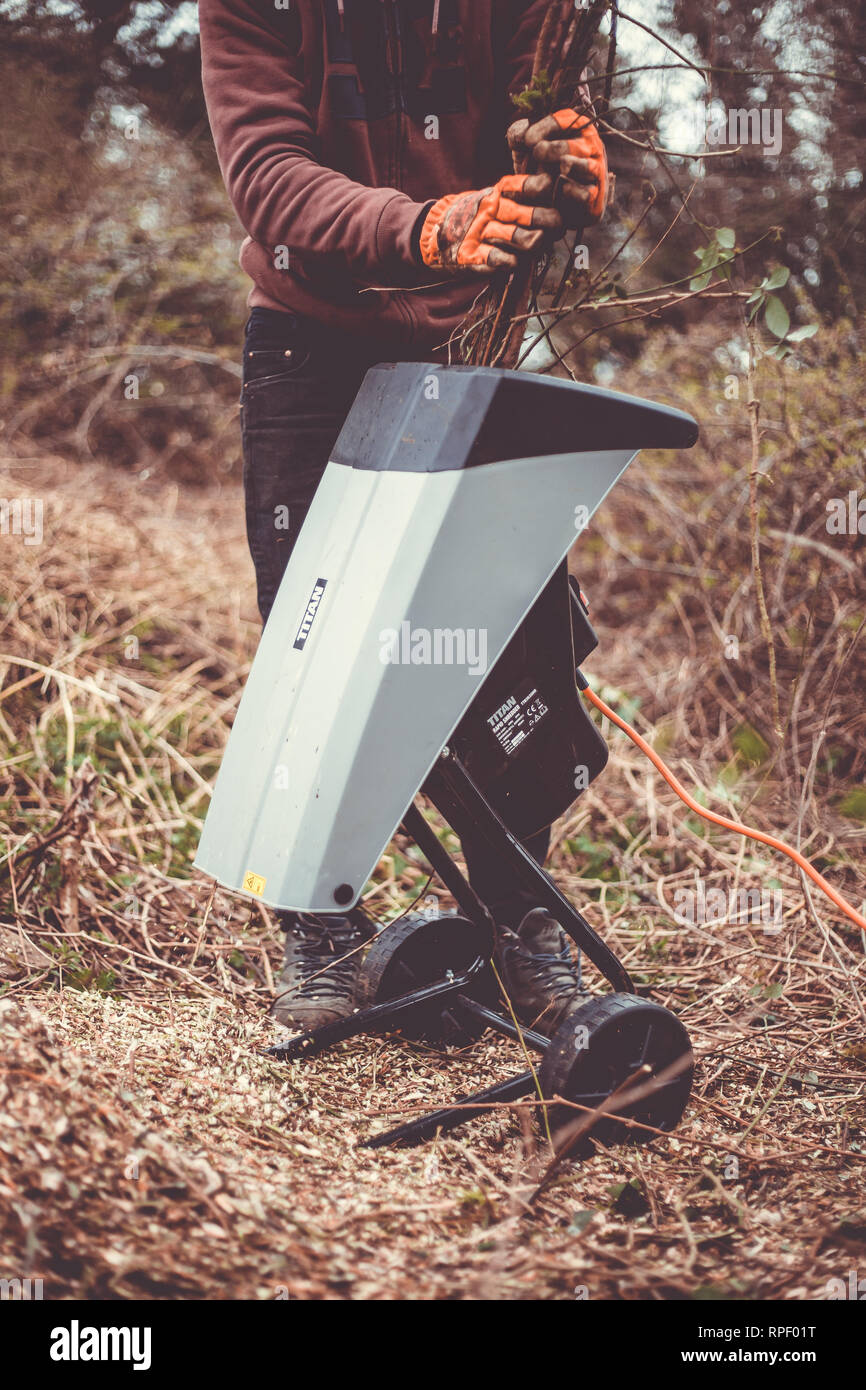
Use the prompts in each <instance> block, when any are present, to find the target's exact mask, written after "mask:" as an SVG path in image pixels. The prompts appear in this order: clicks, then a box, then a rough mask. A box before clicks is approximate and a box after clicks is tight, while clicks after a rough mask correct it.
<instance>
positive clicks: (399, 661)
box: [195, 363, 696, 913]
mask: <svg viewBox="0 0 866 1390" xmlns="http://www.w3.org/2000/svg"><path fill="white" fill-rule="evenodd" d="M695 434H696V427H695V426H694V422H693V421H692V420H691V419H690V417H688V416H686V415H683V414H681V412H679V411H674V410H671V409H668V408H667V407H662V406H656V405H654V404H652V403H649V402H645V401H640V400H637V399H635V398H632V397H628V396H622V395H618V394H616V393H613V392H607V391H602V390H600V389H599V388H594V387H585V386H577V385H572V384H571V383H566V382H562V381H557V380H551V379H549V378H534V377H531V376H530V375H529V374H527V373H518V372H507V371H497V370H495V369H489V368H440V367H436V366H432V365H429V364H424V363H421V364H400V365H398V366H387V365H386V366H380V367H375V368H373V369H372V370H371V371H370V372H368V373H367V376H366V377H365V380H364V383H363V384H362V387H361V390H360V391H359V393H358V396H357V397H356V400H355V403H354V405H353V407H352V410H351V412H350V414H349V417H348V418H347V420H346V424H345V426H344V428H343V431H342V433H341V435H340V438H339V440H338V441H337V444H336V446H335V449H334V453H333V457H332V459H331V461H330V462H329V463H328V465H327V467H326V469H325V472H324V475H323V477H322V481H321V483H320V485H319V488H318V490H317V492H316V495H315V498H314V500H313V503H312V506H311V507H310V510H309V512H308V514H307V517H306V520H305V521H304V524H303V527H302V528H301V532H300V535H299V538H298V541H297V543H296V545H295V548H294V551H293V553H292V556H291V560H290V562H289V565H288V567H287V569H286V572H285V575H284V577H283V580H282V583H281V585H280V588H279V592H278V594H277V597H276V600H275V603H274V606H273V609H272V611H271V614H270V617H269V619H268V622H267V624H266V626H265V630H264V633H263V635H262V639H261V641H260V643H259V647H258V650H257V652H256V656H255V660H254V662H253V666H252V670H251V672H250V675H249V678H248V680H247V684H246V687H245V689H244V692H243V696H242V698H241V701H240V705H239V708H238V711H237V715H236V717H235V721H234V725H233V728H232V731H231V735H230V738H229V741H228V746H227V749H226V752H225V756H224V758H223V762H222V766H221V768H220V772H219V776H218V778H217V782H216V786H215V789H214V793H213V797H212V800H211V804H210V808H209V811H208V814H207V817H206V821H205V826H204V830H203V833H202V837H201V842H200V845H199V849H198V854H197V857H196V860H195V863H196V866H197V867H198V868H200V869H202V870H204V871H205V872H206V873H207V874H209V875H212V876H213V877H214V878H216V879H217V880H218V881H219V882H220V883H221V884H222V885H224V886H225V887H227V888H229V889H233V890H235V891H237V892H240V893H244V894H247V895H248V896H250V897H252V898H255V899H258V900H260V901H262V902H264V903H266V904H268V905H270V906H271V907H274V908H283V909H295V910H297V911H305V912H316V913H322V912H325V913H327V912H339V911H346V910H347V909H349V908H351V907H352V906H354V905H355V904H356V903H357V902H358V900H359V898H360V896H361V894H362V892H363V891H364V888H365V886H366V885H367V882H368V880H369V878H370V875H371V874H372V873H373V871H374V869H375V867H376V865H377V863H378V861H379V859H380V857H381V855H382V853H383V850H384V849H385V847H386V846H387V844H388V842H389V840H390V838H391V836H392V835H393V833H394V831H395V829H396V828H397V826H398V825H399V823H400V821H401V819H402V817H403V815H404V813H405V811H406V809H407V807H408V806H409V804H410V803H411V801H412V800H413V798H414V796H415V794H416V793H417V791H418V789H419V788H420V787H421V786H422V784H423V782H424V779H425V777H426V775H427V773H428V772H429V770H430V768H431V767H432V765H433V764H434V762H435V760H436V759H437V758H438V757H439V755H440V754H441V752H442V750H443V747H444V746H445V745H446V744H447V740H448V737H449V735H450V733H451V732H452V730H453V729H454V728H455V726H456V725H457V723H458V722H459V720H460V718H461V716H462V715H463V713H464V712H465V710H466V709H467V707H468V706H469V704H470V703H471V701H472V700H473V699H474V698H475V696H476V695H477V693H478V691H479V689H480V688H481V685H482V684H483V681H484V679H485V676H486V674H487V673H488V672H489V670H490V669H491V668H492V666H493V665H494V664H495V662H496V660H497V658H498V656H499V655H500V653H501V652H502V651H503V649H504V648H505V646H506V644H507V643H508V641H509V638H510V637H511V636H512V634H513V633H514V632H515V630H516V628H517V627H518V625H519V624H520V622H521V621H522V619H523V618H524V616H525V615H526V613H527V611H528V610H529V608H530V607H531V605H532V604H533V602H534V600H535V599H536V597H537V595H538V594H539V593H540V592H541V590H542V589H543V588H544V586H545V584H546V583H547V582H548V580H549V579H550V577H551V575H552V574H553V572H554V570H555V569H556V567H557V566H558V565H559V564H560V563H561V562H562V560H563V557H564V556H565V555H566V554H567V552H568V551H569V549H570V548H571V546H572V545H573V544H574V542H575V540H576V538H577V536H578V535H579V533H580V531H581V530H582V529H583V528H584V527H585V526H586V525H587V524H588V522H589V520H590V518H591V517H592V516H593V514H594V513H595V511H596V510H597V508H598V507H599V505H600V504H601V503H602V502H603V500H604V498H605V497H606V496H607V494H608V492H609V491H610V489H611V488H612V487H613V485H614V483H615V482H616V481H617V479H618V478H619V477H620V476H621V474H622V473H623V471H624V470H625V469H626V468H627V467H628V465H629V463H630V462H631V460H632V459H633V458H634V456H635V454H636V453H637V452H638V450H639V449H640V448H641V447H645V446H654V445H656V446H659V447H667V446H668V445H670V446H676V445H679V444H688V443H691V442H693V439H694V435H695ZM536 443H537V446H538V449H543V450H544V451H545V452H539V451H537V450H536Z"/></svg>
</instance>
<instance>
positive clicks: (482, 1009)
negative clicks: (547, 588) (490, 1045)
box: [268, 749, 632, 1149]
mask: <svg viewBox="0 0 866 1390" xmlns="http://www.w3.org/2000/svg"><path fill="white" fill-rule="evenodd" d="M424 792H425V795H427V796H429V798H430V800H431V801H432V802H433V803H434V805H435V806H436V807H437V809H438V810H439V811H440V812H441V813H442V814H443V815H444V816H445V817H446V819H447V820H448V821H449V822H451V823H452V824H453V823H454V822H456V826H455V828H459V825H460V823H461V821H462V822H463V823H464V824H465V823H466V820H467V818H471V822H472V825H473V827H474V828H475V829H476V830H478V831H480V832H481V833H482V834H483V836H484V838H485V839H486V840H487V843H488V845H489V846H490V848H491V849H492V850H493V851H494V852H495V853H497V854H499V855H500V856H501V857H502V860H503V863H504V864H505V865H507V867H508V869H509V871H511V872H512V873H513V874H515V875H516V876H517V877H518V878H519V880H520V882H521V883H522V884H523V885H525V887H526V888H527V889H529V890H530V891H531V893H532V896H533V898H534V900H535V901H536V902H537V903H538V904H539V906H542V907H546V908H547V909H548V910H549V911H550V912H551V913H552V914H553V915H554V916H555V917H556V920H557V921H558V922H559V923H560V924H561V925H562V926H563V927H564V929H565V930H566V931H567V932H568V934H569V936H570V937H571V938H572V940H573V941H574V942H575V944H576V945H577V946H578V947H579V948H580V949H581V950H582V951H585V952H586V954H587V955H588V956H589V959H590V960H591V961H592V962H593V963H594V964H595V965H596V966H597V967H598V969H599V970H600V971H601V973H602V974H603V975H604V977H605V979H607V980H608V981H609V983H610V984H611V985H613V987H614V989H615V990H617V991H624V992H628V991H630V990H631V989H632V982H631V979H630V978H629V975H628V972H627V970H626V969H625V967H624V966H623V965H622V964H621V962H620V961H619V960H618V959H617V957H616V956H615V955H614V953H613V951H611V950H610V948H609V947H608V946H606V945H605V943H604V942H603V941H602V939H601V937H600V936H598V934H597V933H596V932H595V931H594V930H593V928H592V927H591V926H590V924H589V923H588V922H587V921H586V919H585V918H584V917H583V916H582V915H581V914H580V913H579V912H578V911H577V910H576V908H574V907H573V906H572V904H571V903H570V902H569V901H568V899H567V898H565V897H563V895H562V893H560V892H559V889H558V888H557V887H556V885H555V884H554V883H553V881H552V879H551V878H550V877H549V875H548V874H546V873H545V871H544V869H542V868H541V866H540V865H539V864H537V863H536V861H535V860H534V859H533V858H532V855H531V854H529V853H528V852H527V850H525V849H524V847H523V845H522V844H521V843H520V841H519V840H518V839H517V838H516V837H515V836H514V835H512V834H511V832H510V831H509V830H508V828H507V827H506V825H505V824H504V823H503V821H502V820H501V819H500V817H499V816H498V815H497V813H496V811H495V810H494V809H493V807H492V806H491V805H490V804H489V802H488V801H487V799H486V798H485V796H484V794H483V793H482V792H481V790H480V788H479V787H478V786H477V785H476V783H475V782H474V781H473V779H472V777H471V776H470V774H469V773H468V771H467V770H466V767H465V766H464V764H463V763H462V762H461V761H460V759H459V758H457V757H456V756H454V755H453V754H452V753H451V752H449V750H448V749H445V750H444V752H443V753H442V755H441V757H440V758H439V761H438V762H437V764H436V767H435V768H434V769H433V771H432V772H431V774H430V776H429V777H428V779H427V781H426V783H425V784H424ZM403 829H404V830H405V831H406V833H407V834H408V835H411V837H412V839H413V840H414V841H415V843H416V844H417V846H418V848H419V849H420V850H421V851H422V852H423V854H424V856H425V858H426V859H427V861H428V863H429V864H430V867H431V868H432V869H433V870H434V871H435V872H436V873H437V874H438V876H439V877H440V879H441V880H442V882H443V883H444V884H445V886H446V888H448V890H449V892H450V893H451V894H452V896H453V897H454V899H455V901H456V902H457V904H458V905H459V907H460V909H461V911H462V913H463V914H464V917H466V918H468V919H469V921H471V922H472V923H474V924H475V925H476V926H477V927H478V928H479V931H480V932H481V933H482V941H483V945H484V953H483V954H480V955H478V956H477V957H476V958H475V960H474V961H473V962H472V963H471V965H469V967H468V968H467V969H465V970H464V971H463V972H462V973H461V974H459V975H454V974H453V972H452V971H450V970H449V969H448V968H447V962H445V961H443V978H442V979H441V980H438V981H435V982H433V983H431V984H427V985H425V986H423V987H422V988H420V989H415V990H411V991H409V992H407V993H406V994H402V995H400V996H398V997H397V998H394V999H388V1000H385V1001H383V1002H382V1003H376V1004H373V1005H371V1006H370V1007H369V1008H365V1009H357V1010H356V1011H355V1012H354V1013H353V1014H350V1015H349V1017H348V1018H343V1019H339V1020H338V1021H337V1022H335V1023H328V1024H325V1025H324V1026H323V1027H321V1028H314V1029H311V1030H310V1031H309V1032H307V1033H302V1034H300V1036H298V1037H296V1038H291V1039H290V1040H289V1041H288V1042H285V1043H280V1044H278V1045H277V1046H276V1047H270V1048H268V1055H269V1056H271V1057H277V1058H279V1059H280V1060H282V1061H290V1060H294V1059H298V1058H302V1057H312V1056H315V1054H316V1053H317V1052H321V1051H322V1049H323V1048H325V1047H330V1046H331V1044H332V1043H335V1042H341V1041H343V1040H344V1039H346V1038H351V1037H355V1036H357V1035H358V1034H360V1033H373V1032H380V1031H388V1030H389V1029H399V1027H400V1026H401V1023H403V1022H405V1021H406V1020H407V1019H408V1018H409V1017H410V1016H411V1015H412V1014H413V1013H414V1012H415V1011H416V1010H418V1009H420V1008H422V1007H424V1006H429V1005H430V1004H431V1003H440V1004H441V1005H442V1006H443V1011H444V1010H445V1009H446V1008H447V1011H448V1013H450V1014H451V1015H452V1016H453V1017H456V1018H457V1019H460V1018H463V1019H465V1020H467V1021H469V1020H471V1021H474V1022H475V1023H479V1022H480V1023H483V1024H485V1025H486V1026H487V1027H489V1028H494V1029H496V1031H497V1032H499V1033H502V1034H504V1035H505V1036H506V1037H509V1038H516V1039H518V1040H520V1041H521V1042H522V1044H523V1045H524V1046H526V1047H531V1048H533V1049H534V1050H535V1051H537V1052H540V1053H544V1052H545V1051H546V1049H547V1047H548V1043H549V1040H548V1039H547V1038H546V1037H545V1036H544V1034H542V1033H538V1032H536V1031H534V1030H533V1029H531V1028H520V1027H519V1026H518V1025H516V1024H515V1023H514V1021H513V1020H512V1019H511V1018H508V1017H506V1016H505V1015H504V1014H500V1013H497V1012H496V1011H495V1010H494V1009H489V1008H487V1007H486V1006H485V1005H484V1004H482V1003H480V1002H479V1001H478V1000H477V999H473V998H471V997H470V995H469V994H468V993H467V992H466V991H467V990H469V989H470V988H471V986H472V985H473V983H474V981H475V980H476V979H477V978H478V977H479V976H480V975H481V973H482V971H483V970H484V969H485V967H486V966H487V964H488V962H489V961H490V959H491V958H492V955H493V943H494V922H493V918H492V916H491V914H490V911H489V909H488V908H487V906H486V905H485V904H484V902H482V900H481V898H480V897H479V896H478V894H477V893H476V892H475V890H474V889H473V888H472V886H471V884H470V883H469V882H468V881H467V880H466V878H464V876H463V874H462V873H461V872H460V870H459V869H458V867H457V865H456V864H455V863H454V861H453V860H452V859H451V857H450V856H449V854H448V852H447V851H446V850H445V848H444V846H443V845H442V844H441V843H440V841H439V840H438V838H437V836H436V834H435V832H434V831H433V829H432V827H431V826H430V825H429V824H428V823H427V821H426V820H425V818H424V816H423V814H422V813H421V811H420V809H419V808H418V806H416V805H415V804H414V803H413V804H412V805H411V806H410V807H409V809H408V810H407V812H406V814H405V816H404V817H403ZM386 930H387V928H386ZM535 1086H536V1078H535V1073H534V1072H533V1071H526V1072H521V1073H520V1075H519V1076H514V1077H510V1078H509V1079H508V1080H507V1081H500V1082H498V1083H497V1084H496V1085H495V1086H489V1087H487V1089H486V1090H483V1091H478V1092H476V1093H475V1094H473V1095H468V1096H464V1097H462V1098H461V1099H460V1100H459V1101H458V1102H457V1103H456V1104H455V1105H453V1106H449V1107H446V1108H444V1109H441V1110H435V1111H433V1112H431V1113H430V1114H429V1115H422V1116H420V1117H419V1118H418V1119H417V1120H411V1121H410V1122H409V1123H408V1124H404V1125H399V1126H397V1127H396V1128H394V1129H390V1130H388V1131H387V1132H386V1133H384V1134H377V1135H374V1136H373V1138H372V1139H368V1140H366V1141H365V1143H364V1145H363V1147H365V1148H372V1149H378V1148H383V1147H385V1146H386V1145H390V1144H417V1143H421V1142H422V1141H423V1140H425V1139H429V1138H431V1137H432V1136H433V1135H434V1134H435V1133H436V1131H437V1130H448V1129H453V1128H454V1127H455V1126H456V1125H459V1124H462V1123H463V1122H464V1121H465V1120H470V1119H472V1118H473V1117H474V1116H476V1115H479V1114H481V1113H483V1110H484V1107H485V1106H486V1105H488V1104H490V1103H491V1102H497V1101H498V1102H503V1101H509V1100H516V1099H518V1098H519V1097H521V1096H525V1095H529V1094H530V1093H531V1092H532V1091H533V1090H534V1089H535Z"/></svg>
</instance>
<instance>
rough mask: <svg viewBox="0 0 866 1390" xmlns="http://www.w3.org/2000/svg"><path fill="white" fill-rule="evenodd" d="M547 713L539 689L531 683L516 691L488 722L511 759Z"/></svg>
mask: <svg viewBox="0 0 866 1390" xmlns="http://www.w3.org/2000/svg"><path fill="white" fill-rule="evenodd" d="M547 713H548V706H547V705H546V704H545V703H544V700H543V698H542V696H541V695H539V693H538V689H537V687H536V686H534V685H532V684H531V683H530V682H529V681H527V682H526V684H525V685H523V686H522V687H520V689H518V690H516V691H515V692H514V694H513V695H509V697H508V699H507V700H506V701H505V702H504V703H503V704H501V705H500V706H499V708H498V709H497V710H495V711H494V712H493V714H491V715H490V716H489V718H488V720H487V723H488V724H489V726H490V729H491V732H492V733H493V736H494V738H495V739H496V740H497V742H498V743H499V745H500V747H501V748H502V749H503V751H504V752H505V753H506V754H507V755H508V757H509V758H510V757H513V755H514V754H515V753H516V752H517V751H518V749H519V748H521V747H522V746H523V744H524V743H525V742H526V740H527V738H528V737H529V735H530V734H531V733H532V730H533V729H534V728H535V726H536V724H538V723H539V722H540V721H541V720H542V719H543V718H544V716H545V715H546V714H547Z"/></svg>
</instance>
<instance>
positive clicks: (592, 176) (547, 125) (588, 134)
mask: <svg viewBox="0 0 866 1390" xmlns="http://www.w3.org/2000/svg"><path fill="white" fill-rule="evenodd" d="M551 136H554V137H556V138H553V139H551V138H550V137H551ZM508 143H509V145H510V146H511V150H512V152H513V154H514V155H515V156H516V157H520V156H523V157H524V158H528V157H529V156H530V155H532V156H534V158H535V161H536V163H537V164H539V165H541V166H542V167H543V168H544V169H546V170H547V172H548V173H554V174H558V175H559V178H558V179H557V182H556V187H555V190H554V197H553V202H554V206H555V207H556V208H557V209H558V211H559V212H560V213H561V214H562V218H563V221H564V223H565V225H566V226H567V227H582V226H586V224H587V223H589V222H599V221H600V220H601V218H602V216H603V214H604V209H605V206H606V204H607V196H608V184H609V181H610V176H609V174H608V169H607V155H606V154H605V150H604V144H603V142H602V138H601V136H600V135H599V133H598V130H597V129H596V127H595V126H594V125H593V124H592V121H591V120H590V118H589V117H588V116H581V115H580V114H579V113H578V112H577V111H572V110H571V108H567V109H565V110H563V111H554V113H553V115H552V116H545V117H544V118H543V119H542V120H540V121H536V122H535V125H530V124H529V121H528V120H527V119H526V118H525V117H524V118H523V119H522V120H519V121H515V122H514V124H513V125H511V126H510V127H509V129H508Z"/></svg>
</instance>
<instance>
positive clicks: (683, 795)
mask: <svg viewBox="0 0 866 1390" xmlns="http://www.w3.org/2000/svg"><path fill="white" fill-rule="evenodd" d="M581 694H582V695H585V696H586V698H587V700H589V701H590V702H591V703H592V704H593V705H595V707H596V709H598V710H601V712H602V714H604V715H606V716H607V718H608V719H609V720H610V721H611V723H612V724H616V726H617V728H618V729H622V731H623V733H624V734H628V736H629V738H630V739H631V741H632V743H636V744H637V746H638V748H639V749H640V751H641V752H642V753H645V754H646V756H647V757H648V758H649V760H650V762H651V763H652V764H653V766H654V767H657V768H658V770H659V772H660V773H661V775H662V777H664V779H665V781H666V782H667V784H668V786H669V787H673V789H674V791H675V792H676V794H677V796H678V797H679V798H680V800H681V801H684V802H685V803H686V805H687V806H688V808H689V810H690V811H694V813H695V815H697V816H703V818H704V820H708V821H712V823H713V825H720V826H721V827H722V829H723V830H734V831H736V833H737V834H738V835H747V836H748V837H749V839H750V840H759V841H760V842H761V844H762V845H769V846H770V848H771V849H777V850H778V851H779V853H780V854H787V856H788V858H789V859H793V861H794V863H795V864H797V865H798V866H799V867H800V868H801V869H802V870H803V873H804V874H807V875H808V876H809V878H810V879H811V880H812V882H813V883H815V884H817V886H818V887H819V888H820V889H821V892H822V893H826V895H827V897H828V898H829V899H830V901H831V903H835V904H836V906H837V907H838V909H839V911H840V912H844V913H845V916H846V917H850V918H851V921H852V922H854V923H856V925H857V926H858V927H859V928H860V929H861V931H866V917H862V916H861V915H860V913H859V912H858V911H857V909H856V908H853V907H852V906H851V904H850V903H849V902H846V901H845V899H844V898H843V897H842V895H841V893H837V892H836V889H835V888H834V887H833V886H832V885H831V884H829V883H828V882H827V880H826V878H823V877H822V876H821V874H819V873H818V870H817V869H815V868H813V867H812V865H811V864H810V863H809V861H808V859H805V858H804V857H803V855H802V854H800V852H799V850H796V849H792V848H791V846H790V845H786V844H785V843H784V841H783V840H777V839H776V838H775V836H773V835H765V834H764V832H763V830H753V829H752V828H751V827H750V826H748V825H741V824H740V822H739V821H736V820H728V818H727V816H719V815H717V814H716V812H715V811H708V810H706V808H705V807H703V806H699V805H698V803H697V801H695V798H694V797H693V796H690V795H689V793H688V792H687V791H686V789H685V787H684V786H683V785H682V783H681V782H678V781H677V779H676V777H675V776H674V774H673V773H672V772H671V770H670V768H668V767H666V766H665V764H664V763H663V762H662V760H661V758H660V757H659V755H658V753H656V752H655V750H654V749H653V748H650V746H649V744H648V743H647V741H646V739H645V738H641V736H640V734H639V733H638V732H637V730H636V729H633V728H632V727H631V725H630V724H627V723H626V721H625V720H624V719H622V718H621V717H620V716H619V715H618V714H616V713H615V711H614V710H612V709H611V707H610V705H606V704H605V702H604V700H602V699H601V698H600V697H599V696H598V695H596V693H595V691H594V690H590V688H589V686H585V687H584V689H583V690H582V691H581Z"/></svg>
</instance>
